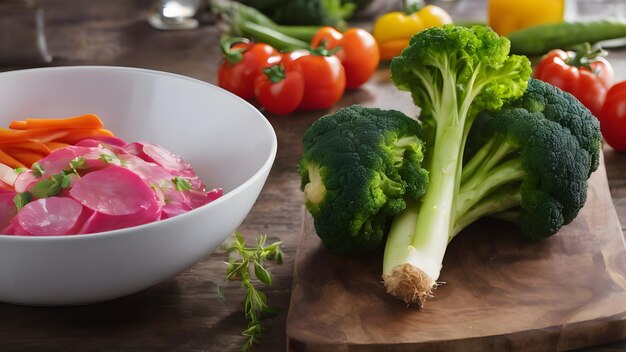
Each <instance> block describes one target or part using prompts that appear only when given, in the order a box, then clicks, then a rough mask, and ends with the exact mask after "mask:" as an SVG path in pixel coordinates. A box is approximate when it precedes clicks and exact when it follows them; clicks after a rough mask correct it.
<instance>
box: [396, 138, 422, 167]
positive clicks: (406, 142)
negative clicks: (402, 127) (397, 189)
mask: <svg viewBox="0 0 626 352" xmlns="http://www.w3.org/2000/svg"><path fill="white" fill-rule="evenodd" d="M418 143H419V138H417V136H406V137H401V138H399V139H398V140H397V141H396V142H395V143H394V147H395V149H394V155H393V166H394V167H395V168H400V167H402V164H403V163H404V153H405V152H406V148H407V147H410V146H412V145H415V144H418Z"/></svg>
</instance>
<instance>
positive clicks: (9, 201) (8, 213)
mask: <svg viewBox="0 0 626 352" xmlns="http://www.w3.org/2000/svg"><path fill="white" fill-rule="evenodd" d="M16 194H17V193H15V192H10V191H3V190H0V230H1V229H4V228H5V227H7V226H9V224H10V223H11V219H12V218H13V217H14V216H15V214H17V208H16V207H15V203H13V198H15V195H16Z"/></svg>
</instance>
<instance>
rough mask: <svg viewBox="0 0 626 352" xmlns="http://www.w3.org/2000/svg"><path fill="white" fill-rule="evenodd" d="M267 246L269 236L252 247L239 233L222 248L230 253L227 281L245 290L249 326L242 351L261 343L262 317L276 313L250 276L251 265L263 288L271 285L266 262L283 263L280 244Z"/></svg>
mask: <svg viewBox="0 0 626 352" xmlns="http://www.w3.org/2000/svg"><path fill="white" fill-rule="evenodd" d="M266 242H267V236H266V235H259V236H258V237H257V238H256V241H255V246H253V247H249V246H247V245H246V240H245V238H244V237H243V236H242V235H241V234H240V233H238V232H237V233H235V235H234V240H232V241H230V242H225V243H224V244H223V246H224V247H223V250H224V251H225V252H226V253H228V261H227V262H226V265H227V267H226V279H227V280H239V281H240V282H241V287H242V288H243V289H244V290H245V295H244V301H243V310H244V315H245V317H246V318H247V319H248V320H249V323H248V328H247V329H246V330H244V331H243V333H242V334H243V335H244V336H247V337H248V339H247V341H246V342H245V344H244V345H243V346H242V350H243V351H245V350H247V349H248V348H249V347H250V346H252V345H253V344H256V343H258V341H259V336H260V334H261V332H262V330H263V328H262V326H261V320H260V319H261V316H262V315H263V314H272V315H273V314H276V312H277V310H276V309H275V308H273V307H270V306H268V305H267V296H266V295H265V293H263V292H261V291H260V290H258V289H257V288H256V287H255V286H254V284H253V282H252V277H251V276H252V274H251V273H250V269H251V268H250V267H251V265H250V264H251V263H252V266H254V275H255V277H256V278H257V279H258V280H259V281H260V282H262V283H264V284H267V285H271V284H272V275H271V274H270V272H269V271H268V270H267V269H266V268H265V267H264V266H263V262H264V259H265V258H268V259H272V258H274V259H277V260H280V261H282V256H283V253H282V251H281V249H280V246H281V245H282V242H281V241H277V242H274V243H272V244H270V245H267V246H266V245H265V244H266Z"/></svg>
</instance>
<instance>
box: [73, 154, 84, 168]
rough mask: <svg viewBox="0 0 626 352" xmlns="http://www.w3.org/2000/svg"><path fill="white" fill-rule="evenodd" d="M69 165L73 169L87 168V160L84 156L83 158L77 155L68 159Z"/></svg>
mask: <svg viewBox="0 0 626 352" xmlns="http://www.w3.org/2000/svg"><path fill="white" fill-rule="evenodd" d="M70 167H71V168H72V169H73V170H80V169H85V168H87V162H86V161H85V158H83V157H82V156H79V157H77V158H74V160H72V161H70Z"/></svg>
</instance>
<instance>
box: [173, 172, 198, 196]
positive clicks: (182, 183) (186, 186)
mask: <svg viewBox="0 0 626 352" xmlns="http://www.w3.org/2000/svg"><path fill="white" fill-rule="evenodd" d="M172 182H173V183H174V187H176V190H177V191H178V192H183V191H188V190H190V189H192V188H193V187H191V183H189V180H186V179H184V178H182V177H178V176H175V177H173V178H172Z"/></svg>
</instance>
